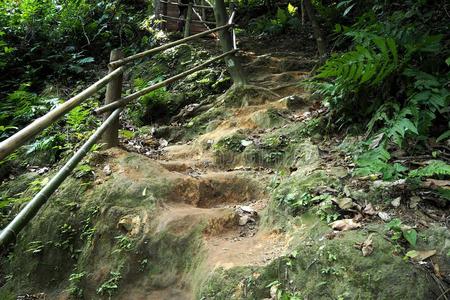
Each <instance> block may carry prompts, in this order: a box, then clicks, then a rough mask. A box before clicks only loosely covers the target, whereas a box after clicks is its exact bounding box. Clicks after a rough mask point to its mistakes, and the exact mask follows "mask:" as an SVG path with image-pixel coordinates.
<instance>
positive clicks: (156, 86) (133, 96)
mask: <svg viewBox="0 0 450 300" xmlns="http://www.w3.org/2000/svg"><path fill="white" fill-rule="evenodd" d="M238 50H239V49H233V50H231V51H228V52H226V53H223V54H221V55H219V56H216V57H214V58H211V59H210V60H208V61H206V62H204V63H202V64H201V65H198V66H197V67H195V68H192V69H190V70H187V71H185V72H183V73H180V74H178V75H175V76H173V77H170V78H168V79H166V80H164V81H162V82H159V83H157V84H154V85H152V86H150V87H147V88H145V89H142V90H140V91H138V92H136V93H133V94H131V95H129V96H126V97H124V98H122V99H120V100H118V101H115V102H113V103H111V104H108V105H105V106H102V107H99V108H97V109H96V110H94V113H95V114H96V115H100V114H103V113H105V112H108V111H111V110H113V109H116V108H118V107H121V106H124V105H126V104H128V103H129V102H131V101H133V100H135V99H137V98H139V97H142V96H144V95H146V94H148V93H150V92H151V91H154V90H156V89H159V88H161V87H163V86H166V85H168V84H170V83H172V82H174V81H176V80H178V79H180V78H183V77H186V76H188V75H190V74H192V73H194V72H196V71H198V70H201V69H203V68H204V67H205V66H207V65H209V64H210V63H212V62H214V61H217V60H220V59H222V58H224V57H225V56H227V55H232V54H234V53H236V52H237V51H238Z"/></svg>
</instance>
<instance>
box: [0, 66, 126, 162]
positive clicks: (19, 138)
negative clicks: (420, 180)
mask: <svg viewBox="0 0 450 300" xmlns="http://www.w3.org/2000/svg"><path fill="white" fill-rule="evenodd" d="M124 70H125V69H124V68H119V69H117V70H114V71H113V72H111V73H109V74H108V75H106V76H105V77H103V78H102V79H100V80H99V81H97V82H96V83H94V84H93V85H91V86H90V87H88V88H87V89H85V90H84V91H82V92H81V93H79V94H78V95H76V96H74V97H72V98H71V99H69V100H67V101H66V102H64V103H62V104H60V105H59V106H58V107H56V108H55V109H53V110H51V111H49V112H48V113H47V114H45V115H44V116H42V117H40V118H38V119H36V120H34V121H33V122H32V123H31V124H29V125H28V126H27V127H25V128H23V129H22V130H20V131H19V132H17V133H15V134H14V135H12V136H10V137H9V138H7V139H6V140H4V141H3V142H1V143H0V161H1V160H3V159H4V158H5V157H6V156H8V155H9V154H11V153H12V152H14V151H16V150H17V149H18V148H19V147H20V146H22V145H23V144H25V143H26V142H27V141H28V140H30V139H31V138H33V137H35V136H36V135H38V134H39V133H41V132H42V131H43V130H44V129H46V128H47V127H49V126H50V125H51V124H53V123H54V122H56V121H57V120H58V119H59V118H61V117H62V116H63V115H65V114H66V113H68V112H69V111H71V110H72V109H73V108H75V107H76V106H78V105H79V104H80V103H82V102H83V101H85V100H86V99H88V98H89V97H91V96H92V95H94V94H95V93H96V92H98V91H99V90H100V89H101V88H102V87H104V86H105V85H106V84H107V83H108V82H110V81H111V80H112V79H114V78H116V77H117V76H119V75H121V74H122V73H123V71H124Z"/></svg>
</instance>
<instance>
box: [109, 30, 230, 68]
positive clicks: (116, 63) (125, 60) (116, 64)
mask: <svg viewBox="0 0 450 300" xmlns="http://www.w3.org/2000/svg"><path fill="white" fill-rule="evenodd" d="M232 26H234V24H225V25H223V26H219V27H216V28H213V29H211V30H207V31H203V32H200V33H197V34H194V35H191V36H190V37H187V38H184V39H181V40H178V41H175V42H172V43H168V44H165V45H162V46H159V47H156V48H153V49H149V50H146V51H144V52H141V53H138V54H135V55H131V56H128V57H126V58H123V59H120V60H116V61H114V62H112V63H110V64H109V65H110V66H112V67H120V66H123V65H125V64H128V63H130V62H132V61H134V60H137V59H140V58H144V57H146V56H149V55H152V54H155V53H158V52H160V51H164V50H166V49H169V48H172V47H174V46H177V45H180V44H183V43H185V42H187V41H191V40H193V39H196V38H199V37H202V36H206V35H209V34H211V33H213V32H216V31H220V30H223V29H226V28H229V27H232Z"/></svg>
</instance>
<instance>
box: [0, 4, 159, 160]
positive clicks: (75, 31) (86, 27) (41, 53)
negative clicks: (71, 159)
mask: <svg viewBox="0 0 450 300" xmlns="http://www.w3.org/2000/svg"><path fill="white" fill-rule="evenodd" d="M147 10H148V8H147V4H146V3H145V1H119V0H116V1H101V0H76V1H53V0H44V1H41V0H39V1H37V0H25V1H14V0H3V1H0V140H3V139H5V138H6V137H8V136H9V135H10V134H12V133H13V132H14V131H16V130H17V129H18V128H21V127H23V126H24V125H26V124H28V123H30V122H31V121H32V120H34V119H35V118H37V117H39V116H41V115H43V114H44V113H45V112H47V111H48V110H50V109H51V108H53V107H54V106H56V105H57V104H58V103H60V102H61V101H64V99H61V98H68V97H69V96H70V95H71V94H73V93H74V92H76V91H77V90H79V89H81V88H83V86H85V84H86V83H91V82H92V81H94V80H95V78H96V77H97V76H98V74H97V73H98V72H97V69H98V68H99V67H100V68H101V69H102V70H104V69H105V67H104V66H105V65H106V62H107V60H108V58H109V52H110V50H111V49H113V48H115V47H118V46H121V47H122V48H124V50H125V51H129V52H134V51H136V48H141V47H148V46H149V45H151V44H152V43H153V40H152V37H153V35H152V34H145V30H144V27H145V24H146V23H145V20H146V19H147V18H148V16H147V13H148V11H147ZM54 83H56V84H54ZM65 87H70V91H69V92H66V90H65ZM90 104H91V105H90V106H92V105H95V102H93V101H90ZM64 121H65V122H63V123H61V124H56V125H54V126H52V127H51V128H49V129H47V130H46V132H44V134H43V135H41V137H39V138H38V139H37V140H36V141H35V142H34V143H33V144H31V145H30V146H28V147H27V149H26V152H27V153H30V154H31V153H34V154H36V153H35V152H36V151H38V152H44V153H46V154H47V155H46V156H47V159H48V160H47V161H54V159H55V157H56V156H58V155H59V154H58V153H61V152H62V151H64V150H65V149H69V148H71V145H72V143H77V142H78V141H80V140H82V139H83V138H84V137H85V135H86V134H87V133H88V131H90V129H92V128H91V126H90V124H91V125H92V124H93V122H94V120H93V118H92V117H91V116H90V113H89V111H88V109H87V107H79V108H77V109H75V110H73V111H72V112H71V113H70V114H69V115H68V116H67V117H66V118H65V120H64ZM63 125H67V126H63ZM62 126H63V127H62ZM9 159H10V160H11V159H14V156H10V157H9Z"/></svg>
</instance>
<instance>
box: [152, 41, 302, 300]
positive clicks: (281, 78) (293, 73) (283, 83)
mask: <svg viewBox="0 0 450 300" xmlns="http://www.w3.org/2000/svg"><path fill="white" fill-rule="evenodd" d="M259 46H260V45H258V44H257V43H256V45H249V47H250V48H251V47H254V48H256V49H260V48H259ZM269 50H270V49H269ZM272 50H273V49H272ZM257 52H258V51H252V50H251V49H248V48H247V51H245V52H244V54H243V59H244V63H245V69H246V71H247V73H248V74H251V80H250V83H251V84H252V85H255V86H261V87H264V88H267V89H269V90H271V91H272V92H274V93H276V94H277V95H278V96H277V98H276V99H274V101H270V102H266V103H262V104H260V105H251V106H245V107H238V108H230V113H231V115H232V117H231V118H229V119H226V120H224V121H223V122H222V123H221V124H219V125H218V126H217V128H216V129H215V130H213V131H210V132H208V133H206V134H204V135H201V136H199V137H198V138H197V139H195V140H194V141H193V142H191V143H189V144H182V145H170V146H168V147H166V149H165V150H166V151H165V154H164V156H163V157H162V158H161V159H160V160H159V162H160V163H161V165H162V166H164V167H165V168H166V169H167V170H169V171H170V172H175V173H181V174H184V175H188V176H190V177H192V178H193V180H194V181H195V182H196V184H198V186H197V187H196V189H198V194H196V195H195V196H194V195H191V197H193V198H195V199H189V200H186V199H181V201H180V202H176V203H169V204H167V205H166V206H165V207H164V209H163V211H162V213H161V215H160V216H159V221H158V229H157V230H164V229H170V230H171V231H173V232H174V233H181V232H183V231H185V230H187V229H189V228H193V227H194V226H197V225H198V224H200V223H203V224H205V223H206V224H207V225H206V227H205V229H204V230H203V240H204V245H205V249H206V257H205V262H204V266H203V267H205V268H206V270H207V272H211V271H213V270H214V269H216V268H225V269H227V268H231V267H236V266H249V265H253V266H261V265H265V264H268V263H269V262H271V261H272V260H273V259H275V258H277V257H279V256H281V255H283V254H285V253H286V250H287V249H288V246H289V239H288V237H286V236H284V235H282V234H279V233H276V232H270V231H267V230H263V229H261V227H260V223H261V222H260V216H261V214H262V213H263V210H264V209H265V208H266V205H267V202H268V195H267V194H266V191H265V187H266V186H267V183H268V180H269V176H268V174H267V171H258V170H253V169H252V170H245V169H243V170H242V171H240V172H238V173H236V172H230V171H229V170H227V169H228V168H227V167H218V166H217V165H215V164H214V163H213V155H212V150H211V149H210V148H208V147H206V146H205V145H206V144H207V143H211V142H214V141H218V140H219V139H220V138H223V137H224V136H229V135H231V134H233V133H235V132H237V131H238V130H242V129H246V130H251V131H252V130H253V131H257V130H261V128H259V126H258V124H256V123H255V122H254V121H253V120H254V118H253V116H254V115H255V113H259V112H264V111H267V110H268V109H270V108H278V109H280V108H281V109H283V108H286V102H285V101H280V100H281V99H282V98H283V97H286V96H293V95H296V96H305V93H306V92H305V91H304V89H303V88H301V87H300V86H299V85H298V83H299V81H300V80H301V79H303V78H305V77H306V76H307V75H308V71H309V69H310V65H311V62H310V61H308V62H307V63H305V62H304V61H302V60H301V59H300V58H301V56H302V55H303V53H300V52H270V53H267V52H266V53H257ZM300 110H301V111H303V112H304V111H306V110H307V107H303V108H301V109H300ZM243 178H244V179H243ZM246 178H252V179H253V180H252V181H250V180H247V179H246ZM255 185H259V186H258V187H257V190H256V191H255V189H254V188H255ZM176 292H177V291H174V290H173V289H169V290H164V291H155V292H154V293H152V295H151V296H150V298H147V299H158V298H159V299H163V298H164V297H169V296H168V295H173V293H176ZM182 294H183V296H181V295H178V296H177V297H178V298H179V299H184V298H189V296H187V294H186V293H182ZM170 297H172V296H170Z"/></svg>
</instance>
